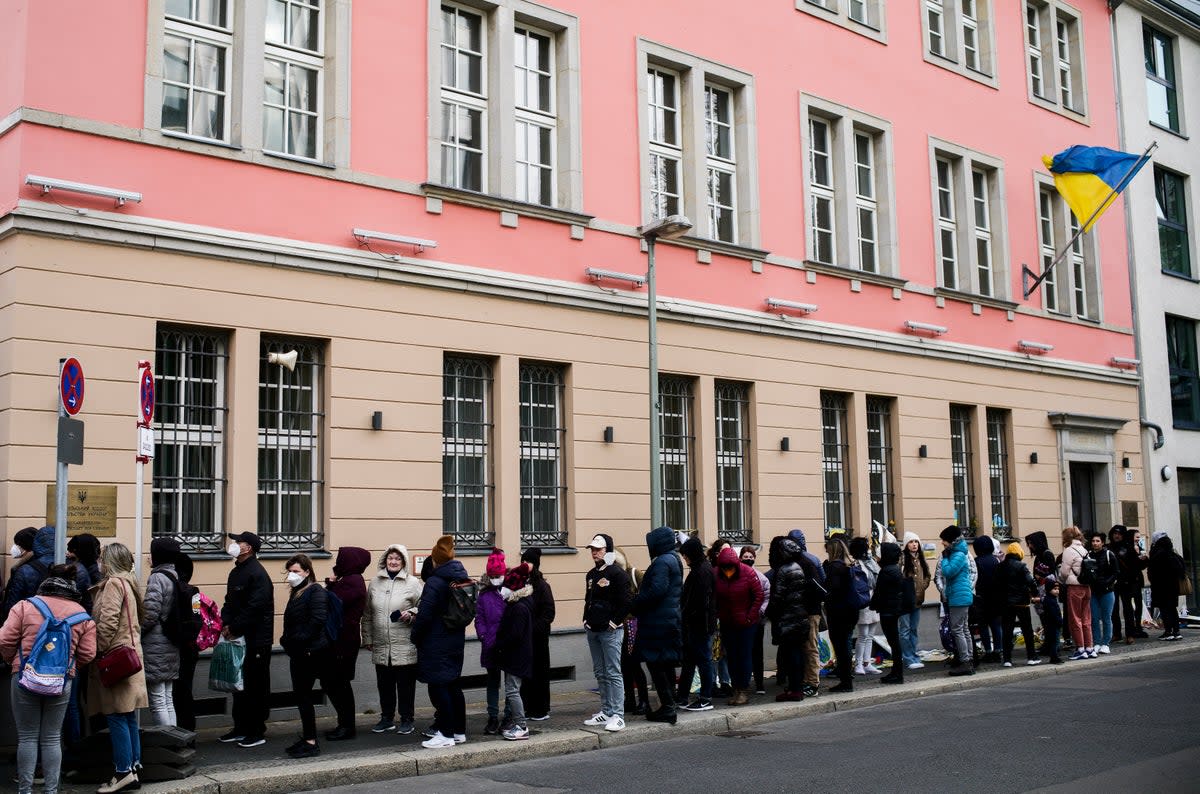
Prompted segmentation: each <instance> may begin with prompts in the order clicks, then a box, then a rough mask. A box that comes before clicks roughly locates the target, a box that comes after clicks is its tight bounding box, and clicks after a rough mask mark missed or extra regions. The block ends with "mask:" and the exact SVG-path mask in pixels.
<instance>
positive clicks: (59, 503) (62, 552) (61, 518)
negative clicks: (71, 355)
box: [54, 358, 67, 565]
mask: <svg viewBox="0 0 1200 794" xmlns="http://www.w3.org/2000/svg"><path fill="white" fill-rule="evenodd" d="M66 363H67V360H66V359H65V358H60V359H59V360H58V381H59V382H58V383H57V384H55V388H56V390H58V389H61V386H60V384H61V383H62V368H63V364H66ZM55 399H56V400H58V419H59V422H61V421H62V420H63V419H65V418H66V416H67V409H66V407H65V406H63V404H62V395H61V394H56V395H55ZM57 433H58V429H57V426H56V427H55V434H56V436H57ZM55 457H56V458H58V468H57V470H56V471H55V475H54V562H55V563H56V564H58V565H62V564H63V563H64V562H66V561H67V464H65V463H63V462H62V460H61V458H62V454H61V450H58V449H57V447H56V453H55Z"/></svg>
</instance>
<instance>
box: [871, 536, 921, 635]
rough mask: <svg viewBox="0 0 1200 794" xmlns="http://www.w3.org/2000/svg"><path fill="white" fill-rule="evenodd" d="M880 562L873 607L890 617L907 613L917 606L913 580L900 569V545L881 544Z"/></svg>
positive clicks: (872, 596)
mask: <svg viewBox="0 0 1200 794" xmlns="http://www.w3.org/2000/svg"><path fill="white" fill-rule="evenodd" d="M879 562H880V564H881V565H882V567H881V568H880V569H879V576H878V578H876V580H875V592H874V593H873V594H872V595H871V609H874V610H875V611H876V612H878V613H879V614H880V615H887V616H890V617H899V616H900V615H907V614H908V613H909V612H912V611H913V610H914V609H915V608H916V607H915V606H914V601H915V597H914V595H913V593H914V592H915V591H914V589H913V580H912V579H910V578H908V577H906V576H905V575H904V572H903V571H901V570H900V545H899V544H898V543H883V544H880V546H879Z"/></svg>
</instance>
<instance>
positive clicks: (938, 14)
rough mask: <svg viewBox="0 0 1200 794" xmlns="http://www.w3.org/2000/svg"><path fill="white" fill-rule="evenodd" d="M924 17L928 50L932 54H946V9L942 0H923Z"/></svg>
mask: <svg viewBox="0 0 1200 794" xmlns="http://www.w3.org/2000/svg"><path fill="white" fill-rule="evenodd" d="M925 18H926V24H927V25H928V26H929V29H928V36H927V37H928V40H929V51H930V52H932V53H933V54H934V55H941V56H945V54H946V31H945V27H946V9H945V8H943V7H942V0H925Z"/></svg>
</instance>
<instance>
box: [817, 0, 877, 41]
mask: <svg viewBox="0 0 1200 794" xmlns="http://www.w3.org/2000/svg"><path fill="white" fill-rule="evenodd" d="M796 10H797V11H800V12H801V13H804V14H807V15H809V16H813V17H816V18H818V19H821V20H824V21H826V22H829V23H831V24H833V25H837V26H839V27H842V28H845V29H846V30H849V31H851V32H853V33H857V34H858V35H860V36H866V37H867V38H869V39H874V40H875V41H878V42H881V43H883V44H887V2H886V0H796Z"/></svg>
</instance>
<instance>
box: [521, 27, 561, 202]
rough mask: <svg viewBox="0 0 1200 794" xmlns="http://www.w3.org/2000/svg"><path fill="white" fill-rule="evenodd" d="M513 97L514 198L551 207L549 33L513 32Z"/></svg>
mask: <svg viewBox="0 0 1200 794" xmlns="http://www.w3.org/2000/svg"><path fill="white" fill-rule="evenodd" d="M513 71H514V78H515V79H514V83H513V86H514V93H515V96H516V146H517V150H516V191H517V192H516V198H517V200H518V201H525V202H529V203H531V204H543V205H546V206H553V204H554V183H555V179H554V162H555V156H554V140H555V137H556V135H555V133H556V128H557V124H558V122H557V118H556V112H557V111H556V106H555V101H554V73H555V69H554V48H553V40H552V39H551V37H550V36H549V35H548V34H545V33H539V32H537V31H534V30H532V29H528V28H521V27H518V28H516V29H515V30H514V31H513Z"/></svg>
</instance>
